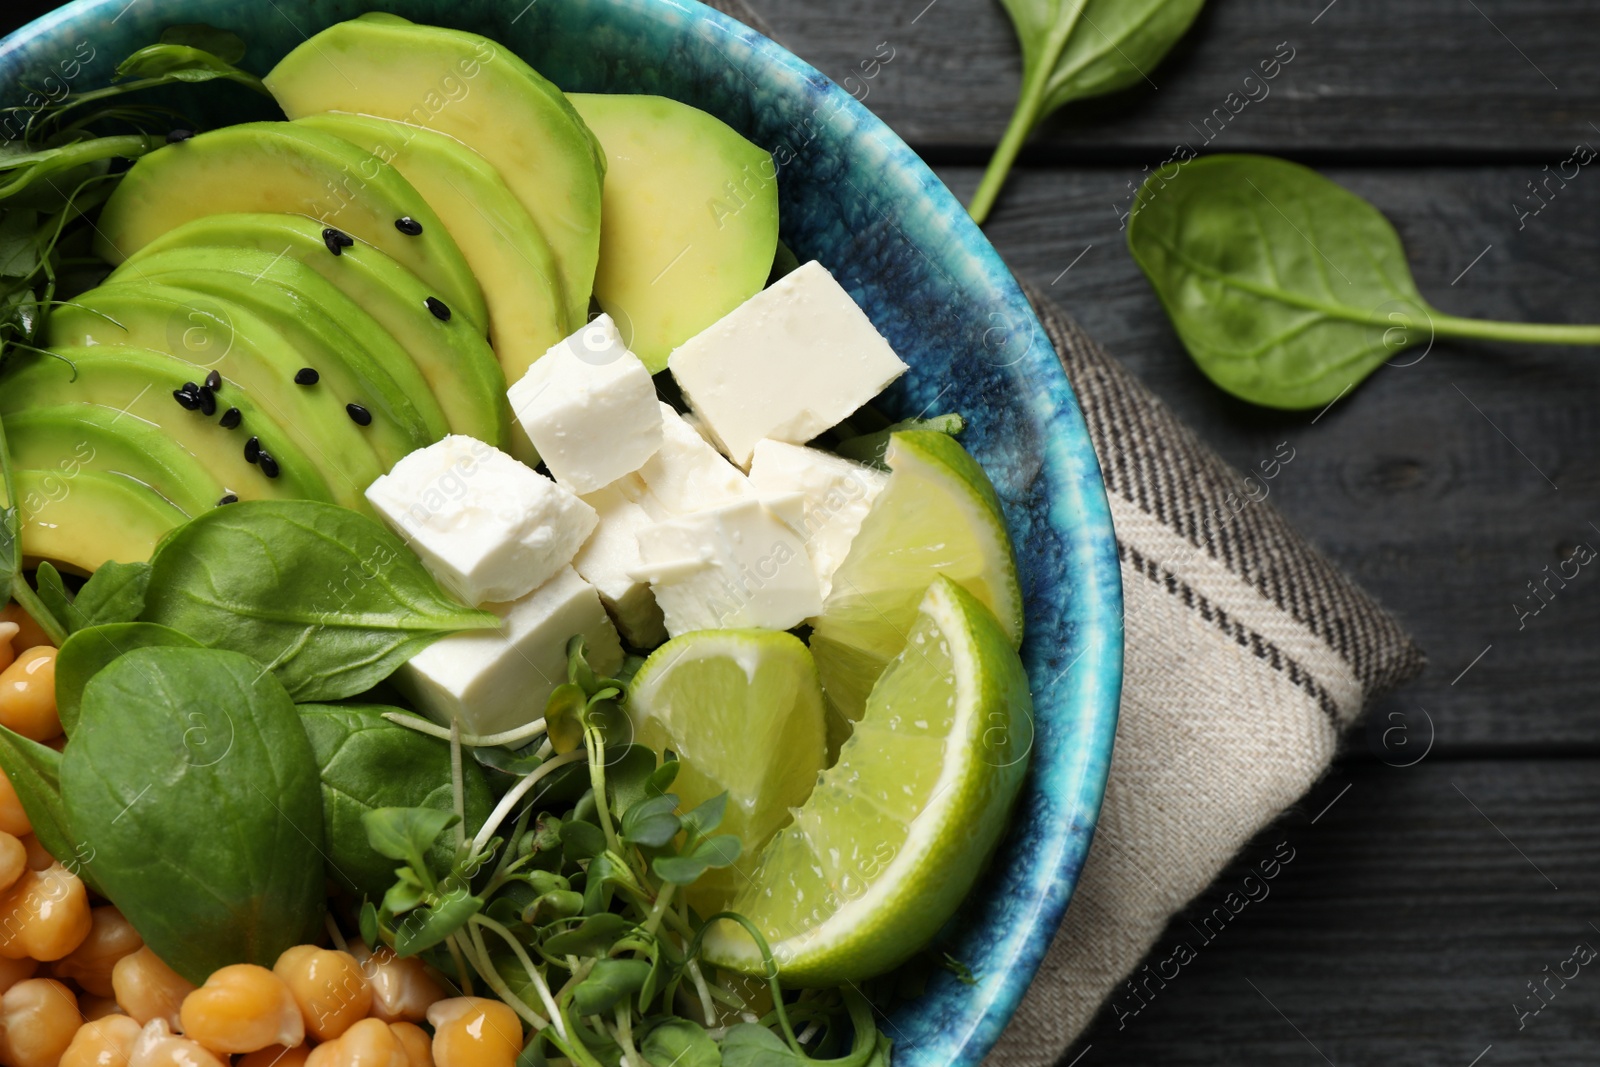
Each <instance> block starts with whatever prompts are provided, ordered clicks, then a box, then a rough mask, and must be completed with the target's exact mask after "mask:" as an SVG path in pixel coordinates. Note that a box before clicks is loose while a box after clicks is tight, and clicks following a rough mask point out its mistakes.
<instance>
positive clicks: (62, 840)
mask: <svg viewBox="0 0 1600 1067" xmlns="http://www.w3.org/2000/svg"><path fill="white" fill-rule="evenodd" d="M0 767H3V768H4V769H5V772H6V777H7V778H9V779H10V780H11V787H12V788H13V789H15V790H16V792H17V799H18V800H20V801H22V810H23V811H25V812H27V814H28V821H29V822H30V823H32V824H33V834H34V836H35V837H37V838H38V839H39V843H40V844H41V845H43V846H44V847H45V851H47V852H49V853H50V855H52V856H55V857H56V858H57V859H62V858H64V857H67V856H73V855H77V854H79V853H81V852H83V851H85V849H86V848H87V847H88V846H86V844H85V843H84V842H83V841H82V840H80V839H79V838H78V836H77V835H76V834H74V833H73V832H72V822H71V819H70V818H69V816H68V815H67V806H66V803H65V802H64V801H63V800H62V797H61V753H59V752H57V751H56V750H55V749H53V748H51V747H50V746H48V745H41V744H39V742H37V741H30V740H29V739H28V738H26V737H23V736H22V735H21V734H19V733H16V732H14V731H12V730H9V729H7V728H6V727H4V726H0ZM78 874H79V876H80V877H84V878H85V881H89V879H88V878H87V877H86V874H87V872H85V871H82V870H80V871H79V872H78ZM91 884H92V883H91Z"/></svg>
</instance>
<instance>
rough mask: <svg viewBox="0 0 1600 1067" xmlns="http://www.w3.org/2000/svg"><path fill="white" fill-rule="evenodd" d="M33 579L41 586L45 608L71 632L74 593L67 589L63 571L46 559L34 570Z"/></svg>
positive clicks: (40, 591) (40, 592)
mask: <svg viewBox="0 0 1600 1067" xmlns="http://www.w3.org/2000/svg"><path fill="white" fill-rule="evenodd" d="M33 580H34V582H35V583H36V584H37V585H38V587H39V599H40V600H42V601H44V606H45V608H46V609H47V610H48V611H49V612H50V614H51V615H53V616H55V618H56V620H57V621H58V622H60V623H61V625H63V626H65V627H66V628H67V630H68V632H69V633H70V632H71V630H72V623H70V622H69V621H68V619H70V618H71V614H72V594H71V593H70V592H68V591H67V585H66V582H65V581H63V580H62V578H61V572H60V571H58V570H56V568H55V565H54V564H52V563H51V562H50V561H49V560H44V561H43V562H41V563H40V564H39V569H38V570H36V571H35V572H34V575H33Z"/></svg>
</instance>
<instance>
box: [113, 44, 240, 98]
mask: <svg viewBox="0 0 1600 1067" xmlns="http://www.w3.org/2000/svg"><path fill="white" fill-rule="evenodd" d="M230 36H231V35H230ZM235 39H236V40H237V38H235ZM241 43H242V42H241ZM117 77H118V78H137V79H139V80H140V81H144V82H152V81H154V82H189V83H197V82H208V81H215V80H216V79H218V78H225V79H227V80H228V81H232V82H238V83H239V84H240V85H244V86H247V87H248V88H251V89H255V90H256V91H257V92H265V89H264V88H262V85H261V79H260V78H258V77H256V76H255V75H254V74H251V73H250V72H249V71H244V70H240V69H239V68H238V67H236V66H234V65H233V64H232V63H230V62H228V61H227V60H226V59H223V58H222V57H221V56H218V55H214V54H212V53H210V52H207V51H205V50H204V49H201V48H193V47H191V46H189V45H183V44H152V45H147V46H146V47H144V48H141V49H139V50H138V51H137V52H135V53H133V55H131V56H129V57H128V58H127V59H124V60H123V61H122V62H121V63H119V64H117Z"/></svg>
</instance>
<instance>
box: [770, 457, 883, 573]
mask: <svg viewBox="0 0 1600 1067" xmlns="http://www.w3.org/2000/svg"><path fill="white" fill-rule="evenodd" d="M888 481H889V475H888V473H887V472H886V471H880V470H878V469H876V468H874V467H868V466H866V465H865V464H861V463H855V462H853V461H851V460H848V459H844V458H842V457H839V456H835V455H830V454H829V453H827V452H821V451H818V450H817V449H815V448H806V447H805V446H804V445H791V444H788V443H787V442H784V441H762V442H761V443H760V444H758V445H756V447H755V452H754V455H753V458H752V459H751V461H750V484H751V486H752V487H754V488H755V491H756V493H757V494H759V495H760V497H761V499H762V501H763V502H765V503H766V504H767V506H768V507H769V508H774V507H777V506H781V505H775V504H774V501H785V500H789V499H792V498H794V497H796V496H798V497H799V498H800V500H801V515H800V521H799V525H798V526H796V530H797V532H798V533H799V534H800V537H801V539H802V540H803V541H804V542H805V546H806V554H807V555H808V556H810V557H811V566H812V568H813V569H814V570H815V571H816V572H817V582H818V583H819V584H820V585H821V586H822V595H823V597H824V599H826V597H827V595H828V593H829V591H830V590H831V589H832V588H833V572H834V571H836V570H838V569H839V564H841V563H843V562H844V558H845V556H847V555H849V553H850V542H852V541H854V540H855V537H856V534H857V533H858V532H860V530H861V520H863V519H865V518H866V517H867V512H868V511H870V510H872V502H873V500H875V499H877V496H878V494H879V493H880V492H882V491H883V487H884V486H885V485H886V484H887V483H888Z"/></svg>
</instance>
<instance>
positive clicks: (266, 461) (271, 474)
mask: <svg viewBox="0 0 1600 1067" xmlns="http://www.w3.org/2000/svg"><path fill="white" fill-rule="evenodd" d="M261 473H262V474H265V475H266V476H267V477H268V478H276V477H277V476H278V461H277V460H275V459H273V458H272V455H271V453H269V452H263V453H261Z"/></svg>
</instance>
